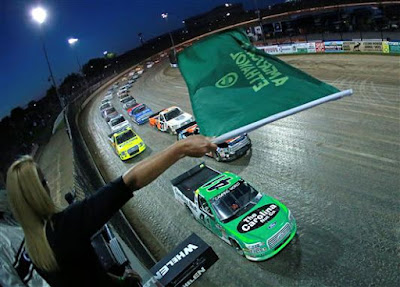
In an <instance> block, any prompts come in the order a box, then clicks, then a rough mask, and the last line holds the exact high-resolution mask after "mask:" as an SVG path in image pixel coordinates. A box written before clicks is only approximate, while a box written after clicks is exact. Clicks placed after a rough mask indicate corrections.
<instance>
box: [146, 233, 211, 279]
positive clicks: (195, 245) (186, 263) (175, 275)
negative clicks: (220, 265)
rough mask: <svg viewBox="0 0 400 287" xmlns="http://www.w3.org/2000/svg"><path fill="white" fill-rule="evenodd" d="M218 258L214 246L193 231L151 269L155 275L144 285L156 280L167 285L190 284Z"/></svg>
mask: <svg viewBox="0 0 400 287" xmlns="http://www.w3.org/2000/svg"><path fill="white" fill-rule="evenodd" d="M217 260H218V256H217V255H216V254H215V252H214V251H213V250H212V248H211V247H210V246H209V245H207V244H206V243H205V242H204V241H203V240H202V239H201V238H200V237H198V236H197V235H196V234H194V233H193V234H192V235H191V236H189V237H188V238H187V239H185V241H183V242H181V243H180V244H179V245H178V246H177V247H176V248H175V249H174V250H172V251H171V252H170V253H169V254H167V256H165V257H164V258H162V259H161V260H160V261H159V262H158V263H157V264H156V265H154V266H153V267H152V268H151V269H150V272H151V273H152V274H153V275H154V277H152V278H151V280H150V281H149V282H146V284H144V286H154V285H151V283H155V282H157V283H156V285H157V284H158V283H161V284H162V286H166V287H169V286H171V287H172V286H174V287H178V286H179V287H181V286H190V285H191V284H192V283H193V282H194V281H196V280H197V279H198V278H199V277H201V275H203V274H204V273H205V272H206V271H207V270H208V269H209V268H210V267H211V266H212V265H213V264H214V263H215V262H216V261H217Z"/></svg>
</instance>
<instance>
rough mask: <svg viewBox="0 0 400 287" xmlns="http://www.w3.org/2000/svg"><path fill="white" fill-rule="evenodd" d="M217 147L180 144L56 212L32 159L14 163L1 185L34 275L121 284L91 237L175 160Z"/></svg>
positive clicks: (68, 282) (58, 282)
mask: <svg viewBox="0 0 400 287" xmlns="http://www.w3.org/2000/svg"><path fill="white" fill-rule="evenodd" d="M216 148H217V147H216V145H214V144H212V143H211V142H210V141H209V140H208V139H206V138H205V137H203V136H192V137H189V138H187V139H185V140H182V141H179V142H177V143H175V144H173V145H172V146H170V147H168V148H167V149H165V150H164V151H162V152H160V153H158V154H156V155H154V156H152V157H149V158H147V159H145V160H143V161H141V162H140V164H138V165H136V166H134V167H132V168H131V169H129V170H128V171H127V172H125V173H124V174H123V175H122V176H121V177H119V178H117V179H116V180H114V181H113V182H110V183H109V184H107V185H106V186H104V187H102V188H101V189H100V190H98V191H97V192H96V193H94V194H93V195H92V196H90V197H88V198H86V199H85V200H83V201H80V202H77V203H74V204H72V205H70V206H69V207H68V208H66V209H65V210H63V211H60V210H57V209H56V207H55V205H54V203H53V201H52V199H51V198H50V190H49V188H48V186H47V183H46V180H45V178H44V176H43V173H42V171H41V170H40V168H39V167H38V166H37V165H36V164H35V162H34V161H33V159H32V158H31V157H28V156H25V157H22V158H21V159H19V160H17V161H16V162H14V163H13V164H12V165H11V167H10V168H9V170H8V173H7V182H6V184H7V190H8V192H9V199H10V205H11V207H12V210H13V213H14V216H15V217H16V219H17V220H18V221H19V223H20V224H21V226H22V229H23V230H24V234H25V241H26V243H25V244H26V248H27V251H28V253H29V256H30V258H31V259H32V261H33V263H34V265H35V267H36V269H37V271H38V272H39V273H40V274H41V275H42V277H43V278H45V279H46V281H47V282H48V283H49V284H50V285H51V286H73V287H79V286H85V287H89V286H94V287H98V286H121V284H119V283H118V281H116V280H113V278H112V277H111V276H109V275H108V274H106V273H105V272H104V271H103V270H102V268H101V265H100V262H99V261H98V259H97V256H96V254H95V253H94V251H93V249H92V248H91V244H90V238H91V236H92V235H93V234H94V233H95V232H96V231H97V230H99V229H100V228H101V227H102V226H103V225H104V224H105V223H106V222H107V221H108V220H109V219H110V218H111V217H112V215H113V214H114V213H116V212H117V211H118V209H120V208H121V207H122V206H123V205H124V204H125V203H126V202H127V201H128V200H129V199H130V198H131V197H132V196H133V191H135V190H138V189H140V188H142V187H144V186H146V185H147V184H149V183H150V182H152V181H153V180H154V179H156V178H157V177H158V176H159V175H161V174H162V173H163V172H164V171H165V170H166V169H168V168H169V167H170V166H171V165H173V164H174V163H175V162H177V161H178V160H179V159H181V158H183V157H185V156H190V157H201V156H203V155H204V154H205V153H207V152H210V151H215V149H216ZM128 277H129V274H128ZM128 279H129V278H128ZM122 283H123V282H122ZM125 286H126V285H125ZM132 286H134V285H132Z"/></svg>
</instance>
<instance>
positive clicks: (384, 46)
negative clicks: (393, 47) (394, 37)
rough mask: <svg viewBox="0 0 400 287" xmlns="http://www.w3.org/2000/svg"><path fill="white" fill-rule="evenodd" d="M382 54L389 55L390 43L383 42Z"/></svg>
mask: <svg viewBox="0 0 400 287" xmlns="http://www.w3.org/2000/svg"><path fill="white" fill-rule="evenodd" d="M382 52H383V53H385V54H389V42H388V41H383V42H382Z"/></svg>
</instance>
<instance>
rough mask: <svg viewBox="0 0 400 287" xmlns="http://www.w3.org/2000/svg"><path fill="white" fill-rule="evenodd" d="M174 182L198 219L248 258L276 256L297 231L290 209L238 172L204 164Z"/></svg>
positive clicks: (181, 198)
mask: <svg viewBox="0 0 400 287" xmlns="http://www.w3.org/2000/svg"><path fill="white" fill-rule="evenodd" d="M171 183H172V187H173V191H174V195H175V198H176V199H177V200H178V201H179V202H180V203H182V204H183V205H185V206H186V207H187V208H188V209H189V211H190V212H191V213H192V214H193V216H194V218H195V219H196V220H198V221H199V222H200V223H202V224H203V225H204V226H205V227H207V228H208V229H209V230H211V231H212V232H213V233H214V234H216V235H217V236H218V237H220V238H221V239H222V240H223V241H225V242H226V243H228V244H229V245H231V246H233V247H234V248H235V250H236V251H237V252H238V253H239V254H240V255H241V256H244V257H246V258H247V259H249V260H252V261H261V260H266V259H268V258H270V257H272V256H274V255H275V254H277V253H278V252H279V251H280V250H282V249H283V248H284V247H285V246H286V245H287V244H288V243H289V242H290V241H291V240H292V239H293V237H294V236H295V234H296V230H297V226H296V221H295V219H294V217H293V215H292V214H291V212H290V210H289V209H288V208H287V207H286V206H285V205H283V204H282V203H280V202H279V201H278V200H276V199H274V198H272V197H270V196H267V195H265V194H261V193H260V192H258V191H257V190H255V189H254V188H253V187H252V186H251V185H250V184H248V183H247V182H246V181H244V180H243V179H241V178H240V177H239V176H238V175H236V174H233V173H230V172H224V173H221V172H218V171H216V170H214V169H212V168H210V167H208V166H206V165H205V164H204V163H203V164H200V165H197V166H195V167H194V168H192V169H190V170H189V171H187V172H185V173H184V174H182V175H180V176H178V177H177V178H175V179H173V180H172V181H171Z"/></svg>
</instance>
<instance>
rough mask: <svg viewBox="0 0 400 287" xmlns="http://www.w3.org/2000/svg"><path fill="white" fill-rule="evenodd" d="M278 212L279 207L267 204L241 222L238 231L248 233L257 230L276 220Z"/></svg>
mask: <svg viewBox="0 0 400 287" xmlns="http://www.w3.org/2000/svg"><path fill="white" fill-rule="evenodd" d="M278 212H279V206H277V205H276V204H267V205H264V206H262V207H260V208H257V209H256V210H254V211H253V212H252V213H250V214H249V215H247V216H246V217H245V218H243V219H242V221H240V222H239V224H238V227H237V230H238V231H239V232H240V233H247V232H250V231H252V230H254V229H257V228H259V227H261V226H263V225H264V224H266V223H267V222H268V221H270V220H271V219H272V218H274V217H275V216H276V215H277V214H278Z"/></svg>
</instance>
